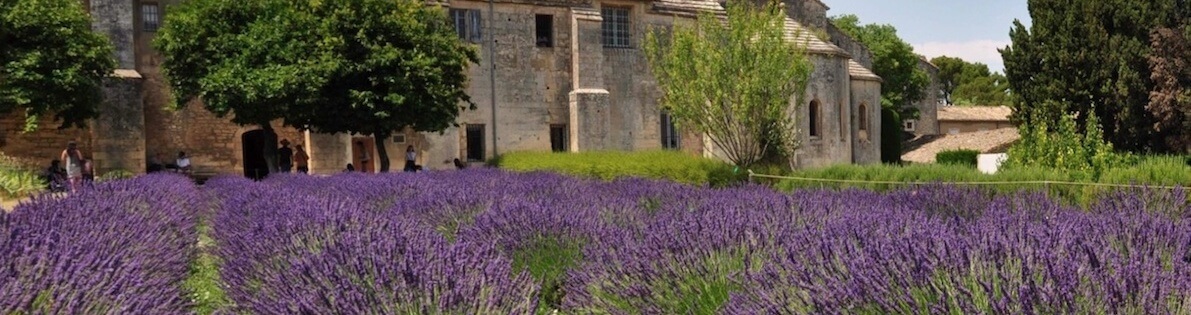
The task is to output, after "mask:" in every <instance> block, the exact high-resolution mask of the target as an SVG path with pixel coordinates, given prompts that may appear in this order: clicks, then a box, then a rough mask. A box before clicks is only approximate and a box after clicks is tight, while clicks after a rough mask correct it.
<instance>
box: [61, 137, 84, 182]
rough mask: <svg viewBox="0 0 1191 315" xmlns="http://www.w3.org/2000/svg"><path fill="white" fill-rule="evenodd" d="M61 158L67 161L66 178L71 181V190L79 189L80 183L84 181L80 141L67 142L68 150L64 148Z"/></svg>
mask: <svg viewBox="0 0 1191 315" xmlns="http://www.w3.org/2000/svg"><path fill="white" fill-rule="evenodd" d="M61 160H62V161H65V162H66V178H67V181H68V182H69V183H70V192H72V193H73V192H76V191H78V189H79V183H80V182H82V181H83V152H82V151H79V145H78V143H75V142H74V141H71V142H67V143H66V150H62V156H61Z"/></svg>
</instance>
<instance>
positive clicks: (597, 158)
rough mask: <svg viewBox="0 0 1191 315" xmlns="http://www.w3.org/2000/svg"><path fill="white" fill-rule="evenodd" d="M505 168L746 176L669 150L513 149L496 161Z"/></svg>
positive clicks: (722, 181) (720, 180)
mask: <svg viewBox="0 0 1191 315" xmlns="http://www.w3.org/2000/svg"><path fill="white" fill-rule="evenodd" d="M493 164H495V165H496V166H497V167H500V168H502V169H507V170H512V171H519V172H530V171H549V172H556V173H561V174H567V175H573V176H580V177H588V178H598V179H603V180H612V179H618V178H625V177H640V178H649V179H665V180H671V181H675V182H680V183H687V184H695V185H707V184H710V185H712V186H724V185H730V184H732V183H735V182H738V181H741V180H743V179H744V178H746V175H745V172H744V170H737V169H736V168H735V167H734V166H732V165H731V164H728V163H724V162H720V161H716V160H711V159H706V158H702V157H697V156H692V155H690V154H688V153H684V152H680V151H669V150H655V151H637V152H621V151H597V152H564V153H558V152H511V153H506V154H504V155H501V156H500V157H499V158H497V159H495V160H494V161H493Z"/></svg>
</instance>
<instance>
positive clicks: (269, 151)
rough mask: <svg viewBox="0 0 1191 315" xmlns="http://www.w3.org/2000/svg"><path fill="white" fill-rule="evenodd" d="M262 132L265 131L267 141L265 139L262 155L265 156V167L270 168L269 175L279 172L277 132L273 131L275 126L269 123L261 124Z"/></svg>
mask: <svg viewBox="0 0 1191 315" xmlns="http://www.w3.org/2000/svg"><path fill="white" fill-rule="evenodd" d="M260 126H261V130H264V131H265V134H266V135H267V139H265V143H264V145H262V146H261V148H263V150H262V152H261V154H263V155H264V156H265V165H268V167H269V173H270V174H272V173H277V172H278V170H279V169H278V164H277V132H276V131H274V130H273V125H272V124H269V123H264V124H261V125H260Z"/></svg>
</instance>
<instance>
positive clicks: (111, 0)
mask: <svg viewBox="0 0 1191 315" xmlns="http://www.w3.org/2000/svg"><path fill="white" fill-rule="evenodd" d="M134 2H135V1H133V0H91V1H90V3H91V29H93V30H95V31H96V32H99V33H101V34H104V35H107V36H108V40H111V41H112V46H114V47H115V48H116V56H115V57H116V62H117V63H118V64H117V65H116V68H118V69H136V45H135V42H134V35H136V33H135V32H136V27H135V25H134V24H133V22H134V21H136V19H135V18H134V17H133V16H132V15H133V12H136V11H134V10H133V9H134V8H133V5H134Z"/></svg>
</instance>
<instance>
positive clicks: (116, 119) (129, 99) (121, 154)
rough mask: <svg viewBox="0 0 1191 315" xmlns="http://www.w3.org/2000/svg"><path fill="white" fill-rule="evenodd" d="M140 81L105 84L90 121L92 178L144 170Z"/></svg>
mask: <svg viewBox="0 0 1191 315" xmlns="http://www.w3.org/2000/svg"><path fill="white" fill-rule="evenodd" d="M140 96H141V78H139V77H114V78H108V79H105V80H104V84H103V103H102V104H101V105H100V106H99V116H98V117H96V118H95V119H93V120H91V130H90V131H91V134H92V138H91V139H92V141H91V146H92V149H93V150H94V155H93V159H94V162H93V163H92V167H93V168H94V170H95V174H106V173H107V172H109V171H113V170H124V171H130V172H133V173H140V172H143V171H144V169H145V158H146V155H145V132H144V129H145V115H144V110H145V107H144V104H142V103H141V98H140Z"/></svg>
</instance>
